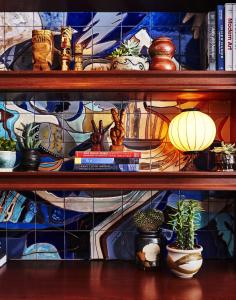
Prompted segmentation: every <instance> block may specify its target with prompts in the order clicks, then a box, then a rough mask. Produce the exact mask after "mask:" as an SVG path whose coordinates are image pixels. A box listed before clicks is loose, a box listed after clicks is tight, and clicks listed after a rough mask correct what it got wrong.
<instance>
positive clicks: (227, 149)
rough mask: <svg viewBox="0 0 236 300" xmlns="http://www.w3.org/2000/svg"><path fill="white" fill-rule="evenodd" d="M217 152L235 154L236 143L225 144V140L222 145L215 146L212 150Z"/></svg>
mask: <svg viewBox="0 0 236 300" xmlns="http://www.w3.org/2000/svg"><path fill="white" fill-rule="evenodd" d="M211 151H212V152H215V153H223V154H226V155H230V154H234V153H235V152H236V148H235V144H225V143H224V141H222V142H221V147H214V149H212V150H211Z"/></svg>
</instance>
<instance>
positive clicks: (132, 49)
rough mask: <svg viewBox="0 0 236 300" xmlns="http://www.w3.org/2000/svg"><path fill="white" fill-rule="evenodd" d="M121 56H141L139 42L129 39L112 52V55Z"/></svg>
mask: <svg viewBox="0 0 236 300" xmlns="http://www.w3.org/2000/svg"><path fill="white" fill-rule="evenodd" d="M119 56H140V47H139V44H138V42H136V41H134V40H127V41H125V42H124V43H122V44H121V45H120V47H118V48H116V49H115V50H114V51H113V52H112V53H111V57H113V58H114V57H119Z"/></svg>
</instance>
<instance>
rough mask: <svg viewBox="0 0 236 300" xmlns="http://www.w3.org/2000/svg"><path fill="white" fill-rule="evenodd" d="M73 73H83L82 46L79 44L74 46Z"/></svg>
mask: <svg viewBox="0 0 236 300" xmlns="http://www.w3.org/2000/svg"><path fill="white" fill-rule="evenodd" d="M74 70H75V71H83V46H82V44H80V43H76V44H75V66H74Z"/></svg>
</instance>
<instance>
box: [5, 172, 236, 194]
mask: <svg viewBox="0 0 236 300" xmlns="http://www.w3.org/2000/svg"><path fill="white" fill-rule="evenodd" d="M91 189H92V190H93V189H96V190H167V189H169V190H170V189H176V190H179V189H181V190H236V172H134V173H132V172H129V173H126V172H124V173H123V172H122V173H121V172H118V173H115V172H114V173H111V172H86V173H85V172H9V173H0V190H21V191H23V190H91Z"/></svg>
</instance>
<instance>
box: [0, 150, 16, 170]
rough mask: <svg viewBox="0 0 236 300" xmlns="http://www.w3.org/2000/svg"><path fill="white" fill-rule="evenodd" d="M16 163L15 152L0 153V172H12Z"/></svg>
mask: <svg viewBox="0 0 236 300" xmlns="http://www.w3.org/2000/svg"><path fill="white" fill-rule="evenodd" d="M15 162H16V152H13V151H0V172H12V170H13V168H14V165H15Z"/></svg>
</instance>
